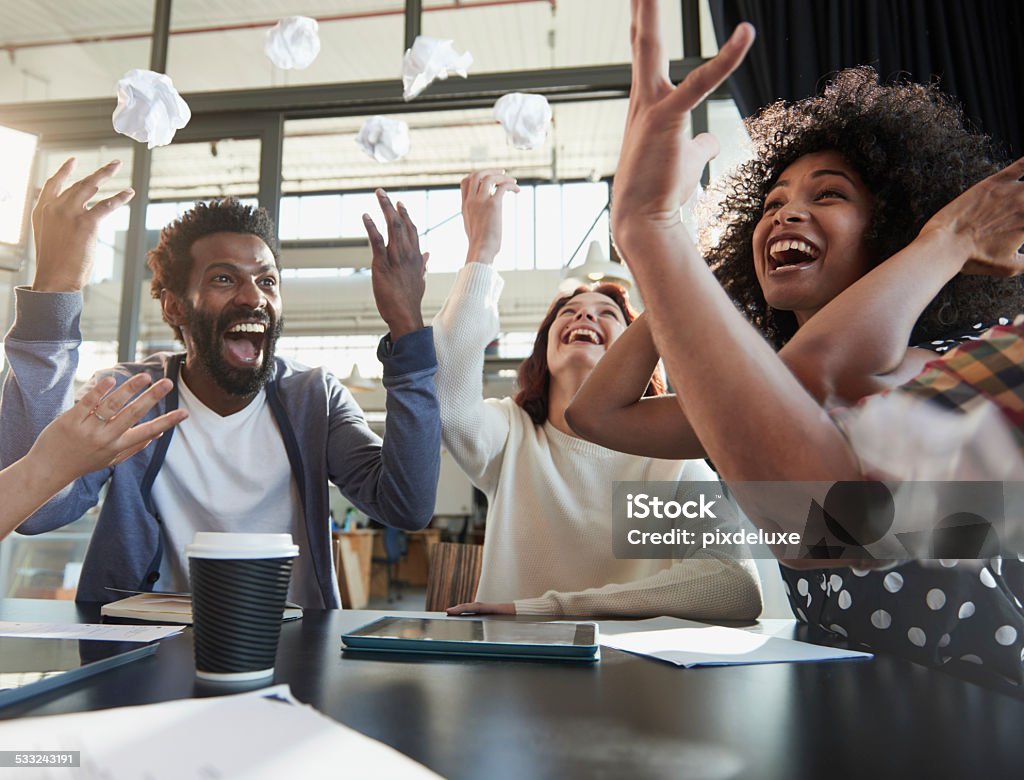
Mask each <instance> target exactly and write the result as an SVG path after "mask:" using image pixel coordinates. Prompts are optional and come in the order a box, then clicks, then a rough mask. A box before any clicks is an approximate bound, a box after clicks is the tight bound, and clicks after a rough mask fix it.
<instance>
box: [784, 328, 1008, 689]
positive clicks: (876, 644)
mask: <svg viewBox="0 0 1024 780" xmlns="http://www.w3.org/2000/svg"><path fill="white" fill-rule="evenodd" d="M1001 324H1005V322H1003V323H1001ZM988 327H989V325H988V324H986V323H978V324H977V325H976V326H975V327H974V328H973V329H972V332H971V333H969V334H966V335H964V336H961V337H959V338H954V339H943V340H940V341H934V342H931V343H930V344H923V345H921V346H923V347H925V348H927V349H931V350H933V351H935V352H940V353H941V352H946V351H948V350H949V349H951V348H953V347H955V346H956V345H957V344H960V343H963V342H965V341H969V340H971V339H974V338H977V337H978V336H979V335H980V334H981V333H982V332H983V331H984V330H986V329H987V328H988ZM782 577H783V580H785V582H786V593H787V595H788V597H789V601H790V606H791V608H792V609H793V612H794V614H796V616H797V617H798V618H799V619H800V620H801V621H803V622H805V623H808V624H809V625H810V626H811V628H812V635H813V633H814V632H815V631H820V632H823V633H830V634H834V635H838V636H841V637H844V638H848V639H849V640H850V641H853V642H858V643H861V644H864V645H868V646H869V647H872V648H874V649H877V650H879V651H882V652H887V653H893V654H897V655H903V656H906V657H909V658H910V659H911V660H914V661H917V662H918V663H922V664H926V665H928V666H939V667H946V668H949V669H950V670H955V668H956V667H957V666H958V665H963V664H970V665H971V666H973V667H975V669H974V670H973V671H974V672H975V673H976V672H977V671H978V669H977V667H980V668H981V669H982V670H984V672H986V673H990V674H991V675H992V677H991V679H992V680H993V681H994V682H1008V683H1009V684H1011V685H1013V686H1016V687H1018V688H1022V687H1024V685H1022V682H1024V606H1022V604H1024V557H1020V556H1015V557H1013V558H1007V559H1003V558H992V559H990V560H987V561H984V560H982V561H973V560H972V561H955V560H936V561H909V562H906V563H904V564H902V565H900V566H898V567H896V568H894V569H892V570H890V571H878V570H871V571H866V570H858V569H854V568H840V569H816V570H794V569H787V568H785V567H782ZM985 676H988V674H986V675H985Z"/></svg>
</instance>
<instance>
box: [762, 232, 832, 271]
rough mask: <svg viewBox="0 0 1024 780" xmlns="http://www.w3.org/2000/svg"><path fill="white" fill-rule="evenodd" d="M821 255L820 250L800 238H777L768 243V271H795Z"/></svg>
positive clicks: (808, 264)
mask: <svg viewBox="0 0 1024 780" xmlns="http://www.w3.org/2000/svg"><path fill="white" fill-rule="evenodd" d="M819 257H821V250H820V249H818V247H816V246H814V244H812V243H810V242H809V241H805V240H803V239H801V238H777V239H774V240H772V241H770V242H769V244H768V271H769V272H775V271H782V272H787V271H796V270H799V269H801V268H807V267H808V266H810V265H813V264H814V263H815V262H817V260H818V258H819Z"/></svg>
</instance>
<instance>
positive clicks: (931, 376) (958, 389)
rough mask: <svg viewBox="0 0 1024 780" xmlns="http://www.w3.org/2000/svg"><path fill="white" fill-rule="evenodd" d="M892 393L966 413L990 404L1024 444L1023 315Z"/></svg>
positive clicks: (928, 367)
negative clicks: (981, 405) (1003, 417)
mask: <svg viewBox="0 0 1024 780" xmlns="http://www.w3.org/2000/svg"><path fill="white" fill-rule="evenodd" d="M896 392H899V393H906V394H909V395H912V396H915V397H918V398H925V399H927V400H929V401H933V402H935V403H938V404H940V405H942V406H943V407H946V408H949V409H958V410H962V411H965V412H966V411H969V410H970V409H972V408H974V407H976V406H978V405H980V404H984V403H987V402H991V403H993V404H995V405H996V406H997V407H998V408H999V410H1000V411H1001V412H1002V413H1003V414H1004V415H1005V416H1006V418H1007V419H1008V420H1009V422H1010V424H1011V427H1012V430H1013V432H1014V435H1015V436H1016V437H1017V439H1018V441H1019V442H1021V443H1022V444H1024V315H1021V316H1020V317H1018V318H1017V319H1016V320H1015V321H1014V323H1013V324H1012V325H997V326H995V327H993V328H990V329H989V330H987V331H986V332H985V333H984V334H982V336H981V338H978V339H975V340H972V341H967V342H964V343H962V344H960V345H958V346H957V347H955V348H953V349H951V350H949V351H948V352H947V353H945V354H944V355H943V356H942V357H941V358H938V359H937V360H933V361H931V362H930V363H928V364H927V365H926V366H925V367H924V370H923V371H922V373H921V374H919V375H918V376H917V377H915V378H914V379H912V380H911V381H910V382H908V383H906V384H904V385H902V386H901V387H900V388H899V390H897V391H896Z"/></svg>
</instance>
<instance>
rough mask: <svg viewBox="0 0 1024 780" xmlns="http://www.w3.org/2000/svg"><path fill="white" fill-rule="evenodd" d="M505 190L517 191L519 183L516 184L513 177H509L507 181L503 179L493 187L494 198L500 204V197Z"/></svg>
mask: <svg viewBox="0 0 1024 780" xmlns="http://www.w3.org/2000/svg"><path fill="white" fill-rule="evenodd" d="M506 192H519V185H518V184H516V180H515V179H509V180H507V181H503V182H502V183H501V184H499V185H498V186H497V187H495V188H494V199H495V200H497V201H498V203H499V204H500V203H501V199H502V197H503V196H504V195H505V193H506Z"/></svg>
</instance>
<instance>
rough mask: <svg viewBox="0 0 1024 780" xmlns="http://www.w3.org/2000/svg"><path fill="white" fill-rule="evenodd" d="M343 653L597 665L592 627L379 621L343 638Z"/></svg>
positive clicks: (401, 619) (597, 650)
mask: <svg viewBox="0 0 1024 780" xmlns="http://www.w3.org/2000/svg"><path fill="white" fill-rule="evenodd" d="M341 638H342V641H344V643H345V647H346V649H351V650H359V651H370V652H398V653H430V654H440V655H472V656H490V657H495V658H521V659H543V660H551V661H590V662H592V661H598V660H600V647H599V645H598V631H597V624H596V623H568V622H553V623H527V622H518V621H511V620H483V619H466V618H449V619H447V620H446V619H444V618H414V617H384V618H380V619H379V620H375V621H373V622H372V623H368V624H367V625H365V626H362V627H361V628H357V629H356V630H355V631H352V632H350V633H348V634H344V635H342V637H341Z"/></svg>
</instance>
